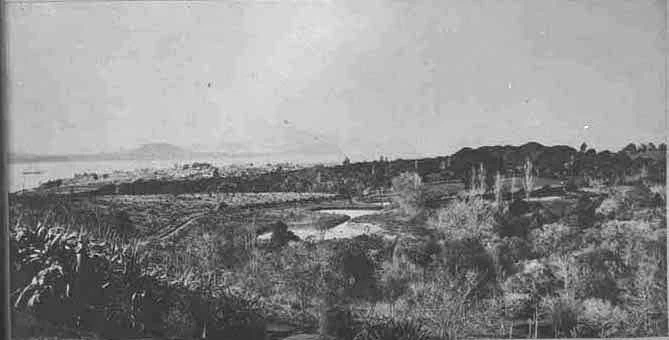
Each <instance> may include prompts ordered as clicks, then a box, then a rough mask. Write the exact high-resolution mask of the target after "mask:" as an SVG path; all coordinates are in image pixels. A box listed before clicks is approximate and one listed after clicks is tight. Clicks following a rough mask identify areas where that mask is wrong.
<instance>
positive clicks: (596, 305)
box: [577, 298, 628, 338]
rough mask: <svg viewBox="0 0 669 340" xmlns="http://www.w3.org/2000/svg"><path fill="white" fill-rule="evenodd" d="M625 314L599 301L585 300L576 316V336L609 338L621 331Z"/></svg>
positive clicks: (606, 302)
mask: <svg viewBox="0 0 669 340" xmlns="http://www.w3.org/2000/svg"><path fill="white" fill-rule="evenodd" d="M627 317H628V315H627V313H626V312H625V311H624V310H622V309H620V308H618V307H614V306H612V305H611V303H610V302H608V301H604V300H601V299H596V298H592V299H587V300H585V301H583V307H582V309H581V312H580V314H579V316H578V326H577V333H578V336H585V337H601V338H606V337H611V336H616V335H618V334H620V333H621V332H622V331H623V325H624V321H625V320H626V319H627Z"/></svg>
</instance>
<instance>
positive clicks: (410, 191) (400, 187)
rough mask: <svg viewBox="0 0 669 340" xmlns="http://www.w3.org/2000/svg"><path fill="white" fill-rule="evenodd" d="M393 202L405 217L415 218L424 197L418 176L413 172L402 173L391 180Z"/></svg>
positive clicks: (423, 201)
mask: <svg viewBox="0 0 669 340" xmlns="http://www.w3.org/2000/svg"><path fill="white" fill-rule="evenodd" d="M392 187H393V192H395V194H396V195H395V196H394V198H393V199H394V200H395V202H396V203H397V204H398V205H399V206H400V209H401V210H402V212H403V213H404V214H405V215H407V216H415V215H417V214H418V213H419V212H420V210H421V209H422V208H423V206H424V204H425V195H424V192H423V185H422V181H421V178H420V176H419V175H418V174H417V173H413V172H404V173H402V174H400V175H399V176H398V177H395V178H393V180H392Z"/></svg>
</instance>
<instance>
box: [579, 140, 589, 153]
mask: <svg viewBox="0 0 669 340" xmlns="http://www.w3.org/2000/svg"><path fill="white" fill-rule="evenodd" d="M586 150H588V144H585V142H583V144H581V153H585V151H586Z"/></svg>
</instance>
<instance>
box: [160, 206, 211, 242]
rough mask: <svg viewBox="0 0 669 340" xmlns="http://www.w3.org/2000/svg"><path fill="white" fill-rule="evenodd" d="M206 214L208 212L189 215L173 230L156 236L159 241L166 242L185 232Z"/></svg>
mask: <svg viewBox="0 0 669 340" xmlns="http://www.w3.org/2000/svg"><path fill="white" fill-rule="evenodd" d="M207 213H208V212H201V213H197V214H193V215H191V216H190V217H189V218H188V219H187V220H186V221H185V222H183V223H181V224H179V225H177V226H176V227H175V228H174V229H172V230H170V231H168V232H167V233H165V234H162V235H160V236H158V238H159V239H161V240H167V239H169V238H171V237H172V236H174V235H176V234H178V233H179V232H181V231H182V230H185V229H186V228H188V227H190V226H191V225H192V224H193V223H195V221H197V220H198V219H199V218H201V217H204V216H205V215H207Z"/></svg>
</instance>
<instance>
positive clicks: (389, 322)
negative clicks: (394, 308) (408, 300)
mask: <svg viewBox="0 0 669 340" xmlns="http://www.w3.org/2000/svg"><path fill="white" fill-rule="evenodd" d="M429 339H431V336H430V333H429V332H428V331H427V330H426V329H425V328H424V327H423V326H422V325H420V324H419V323H417V322H415V321H411V320H395V319H381V320H373V321H368V322H365V323H364V324H363V325H362V327H361V328H360V330H359V331H358V332H357V334H356V335H355V337H354V338H353V340H429Z"/></svg>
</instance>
